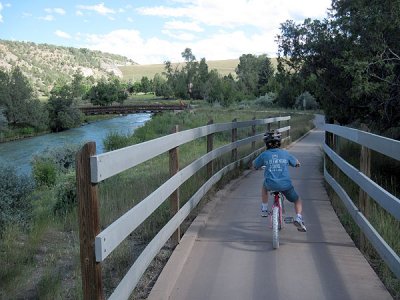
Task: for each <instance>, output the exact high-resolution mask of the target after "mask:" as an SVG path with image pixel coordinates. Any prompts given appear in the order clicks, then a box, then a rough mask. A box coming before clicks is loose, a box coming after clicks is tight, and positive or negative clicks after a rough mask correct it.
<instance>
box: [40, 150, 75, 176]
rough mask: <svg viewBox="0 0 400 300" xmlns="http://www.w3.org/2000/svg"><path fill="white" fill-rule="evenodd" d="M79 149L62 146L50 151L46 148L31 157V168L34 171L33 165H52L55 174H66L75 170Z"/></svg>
mask: <svg viewBox="0 0 400 300" xmlns="http://www.w3.org/2000/svg"><path fill="white" fill-rule="evenodd" d="M80 147H81V146H80V145H64V146H62V147H57V148H52V149H49V148H47V149H46V150H44V151H43V152H42V153H40V154H39V155H35V156H34V157H33V160H32V165H33V168H34V169H35V165H36V164H38V163H42V162H47V163H50V164H53V165H54V166H55V169H56V170H57V172H61V173H67V172H68V171H70V170H72V169H74V168H75V156H76V153H77V152H78V151H79V148H80Z"/></svg>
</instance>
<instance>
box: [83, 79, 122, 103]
mask: <svg viewBox="0 0 400 300" xmlns="http://www.w3.org/2000/svg"><path fill="white" fill-rule="evenodd" d="M86 98H88V99H89V100H90V102H91V103H92V104H93V105H101V106H107V105H111V104H112V103H113V102H118V103H120V104H122V103H123V102H124V101H125V100H126V99H127V98H128V93H127V92H126V91H125V89H124V86H123V85H122V84H121V82H120V81H119V79H118V78H116V77H115V78H112V79H110V80H105V79H102V80H100V81H99V82H98V83H97V85H95V86H93V87H92V88H91V89H90V90H89V91H88V93H87V95H86Z"/></svg>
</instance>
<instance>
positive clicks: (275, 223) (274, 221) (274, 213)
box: [272, 207, 279, 249]
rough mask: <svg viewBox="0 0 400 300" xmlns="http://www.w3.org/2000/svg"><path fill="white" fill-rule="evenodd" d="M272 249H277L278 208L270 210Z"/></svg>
mask: <svg viewBox="0 0 400 300" xmlns="http://www.w3.org/2000/svg"><path fill="white" fill-rule="evenodd" d="M272 247H273V248H274V249H278V248H279V207H274V208H273V209H272Z"/></svg>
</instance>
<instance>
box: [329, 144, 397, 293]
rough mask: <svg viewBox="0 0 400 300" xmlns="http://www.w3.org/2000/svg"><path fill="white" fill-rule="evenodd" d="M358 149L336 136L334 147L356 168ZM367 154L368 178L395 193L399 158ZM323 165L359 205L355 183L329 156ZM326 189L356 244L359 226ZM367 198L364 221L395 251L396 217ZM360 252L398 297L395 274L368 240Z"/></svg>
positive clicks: (335, 197)
mask: <svg viewBox="0 0 400 300" xmlns="http://www.w3.org/2000/svg"><path fill="white" fill-rule="evenodd" d="M360 149H361V147H360V146H359V145H357V144H356V143H353V142H350V141H348V140H345V139H342V138H339V146H338V147H337V149H336V151H337V152H338V154H339V155H340V156H341V157H343V158H344V159H345V160H346V161H347V162H348V163H350V164H351V165H353V166H354V167H355V168H357V169H359V167H360ZM371 155H372V157H371V179H372V180H374V181H375V182H376V183H377V184H379V185H380V186H381V187H383V188H384V189H386V190H387V191H388V192H390V193H392V194H393V195H395V196H396V197H399V196H400V190H399V185H398V183H399V180H400V171H399V170H400V168H399V167H400V162H398V161H395V160H393V159H391V158H388V157H386V156H384V155H382V154H379V153H377V152H374V151H371ZM327 168H328V171H329V173H330V174H332V175H334V177H335V179H336V180H337V181H338V182H339V183H340V185H341V186H342V187H343V188H344V189H345V191H346V192H347V194H348V195H349V197H350V198H351V199H352V200H353V203H354V204H355V205H356V206H357V207H359V206H360V204H359V201H358V199H359V198H358V197H359V193H360V189H359V187H358V186H357V185H356V184H355V183H354V182H353V181H352V180H351V179H350V178H348V177H347V176H346V175H345V174H344V173H343V172H341V171H340V170H339V169H338V168H337V167H336V166H334V164H333V163H332V162H331V161H330V160H329V159H327ZM328 192H329V194H330V198H331V199H332V203H333V206H334V208H335V210H336V212H337V214H338V216H339V218H340V219H341V222H342V224H343V225H344V226H345V228H346V230H347V232H348V233H349V235H350V236H351V237H352V239H353V240H354V242H355V244H356V245H357V246H358V247H359V246H360V242H359V241H360V229H359V228H358V226H357V224H356V223H355V222H354V221H353V219H352V218H351V216H350V215H349V214H348V213H347V210H346V208H345V207H344V205H343V203H342V201H341V200H340V198H339V197H338V196H337V195H336V194H335V193H334V191H333V190H332V189H331V188H328ZM369 202H370V210H369V214H368V216H367V219H368V221H369V222H370V223H371V224H372V226H373V227H374V228H375V229H376V230H377V231H378V233H379V234H380V235H381V236H382V237H383V239H384V240H385V241H386V243H387V244H388V245H389V246H390V247H391V248H392V249H393V250H394V251H395V252H396V253H397V254H398V255H399V254H400V239H399V232H400V222H399V221H397V220H396V219H395V218H394V217H393V216H392V215H391V214H390V213H388V212H387V211H386V210H384V209H383V208H382V207H381V206H380V205H379V204H378V203H376V202H375V201H374V200H373V199H370V200H369ZM364 255H365V256H366V258H367V260H368V261H369V263H370V264H371V266H372V267H373V268H374V269H375V271H376V272H377V274H378V275H379V277H380V278H381V280H382V281H383V283H384V284H385V286H386V287H387V288H388V290H389V292H390V293H391V294H392V296H393V297H394V299H400V279H398V278H396V276H395V275H394V274H393V273H392V272H391V270H390V269H389V267H388V266H387V265H386V264H385V262H384V261H383V259H382V258H381V257H380V256H379V254H378V253H377V252H376V250H374V249H373V247H372V245H371V244H369V243H368V244H367V246H366V251H365V253H364Z"/></svg>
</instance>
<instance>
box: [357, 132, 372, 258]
mask: <svg viewBox="0 0 400 300" xmlns="http://www.w3.org/2000/svg"><path fill="white" fill-rule="evenodd" d="M361 130H363V131H366V132H369V131H370V130H369V128H368V127H367V126H366V125H365V124H362V125H361ZM360 171H361V172H362V173H364V174H365V175H366V176H368V177H371V150H370V149H368V148H367V147H365V146H361V155H360ZM358 201H359V205H360V211H361V212H362V213H363V215H364V216H365V217H366V218H367V219H368V217H369V214H370V199H369V196H368V194H367V193H366V192H364V190H363V189H361V188H360V192H359V194H358ZM360 249H361V251H362V252H363V253H365V252H368V251H369V250H368V240H367V238H366V237H365V234H364V233H363V232H362V231H361V230H360Z"/></svg>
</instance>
